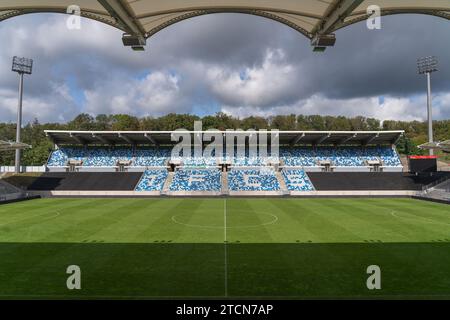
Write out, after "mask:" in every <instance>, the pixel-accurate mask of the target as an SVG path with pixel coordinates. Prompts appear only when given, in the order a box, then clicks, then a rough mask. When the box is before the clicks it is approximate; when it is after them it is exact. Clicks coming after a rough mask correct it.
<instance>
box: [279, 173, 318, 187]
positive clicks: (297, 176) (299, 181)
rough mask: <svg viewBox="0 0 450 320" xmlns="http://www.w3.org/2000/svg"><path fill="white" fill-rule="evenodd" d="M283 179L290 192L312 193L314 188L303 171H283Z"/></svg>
mask: <svg viewBox="0 0 450 320" xmlns="http://www.w3.org/2000/svg"><path fill="white" fill-rule="evenodd" d="M283 178H284V181H285V182H286V187H287V188H288V190H290V191H313V190H314V186H313V184H312V183H311V181H310V180H309V177H308V175H307V174H306V172H305V171H303V170H296V169H284V170H283Z"/></svg>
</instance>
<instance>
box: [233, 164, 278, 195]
mask: <svg viewBox="0 0 450 320" xmlns="http://www.w3.org/2000/svg"><path fill="white" fill-rule="evenodd" d="M228 187H229V189H230V191H278V190H280V184H279V183H278V179H277V177H276V175H275V171H274V170H273V169H271V168H266V169H252V170H240V169H232V170H231V171H229V172H228Z"/></svg>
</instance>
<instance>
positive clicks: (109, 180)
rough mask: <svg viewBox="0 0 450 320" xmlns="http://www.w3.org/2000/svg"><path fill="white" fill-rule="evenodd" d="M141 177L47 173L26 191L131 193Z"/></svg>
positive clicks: (123, 174) (101, 173)
mask: <svg viewBox="0 0 450 320" xmlns="http://www.w3.org/2000/svg"><path fill="white" fill-rule="evenodd" d="M141 176H142V173H141V172H73V173H72V172H70V173H65V172H63V173H59V172H47V173H44V174H43V175H42V176H40V177H39V178H37V179H36V180H35V181H34V182H33V183H32V184H31V185H30V186H29V187H28V190H36V191H50V190H59V191H133V190H134V187H135V186H136V184H137V183H138V182H139V179H140V178H141Z"/></svg>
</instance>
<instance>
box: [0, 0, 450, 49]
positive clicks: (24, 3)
mask: <svg viewBox="0 0 450 320" xmlns="http://www.w3.org/2000/svg"><path fill="white" fill-rule="evenodd" d="M36 2H37V1H32V0H2V1H1V3H0V22H1V21H4V20H6V19H9V18H12V17H16V16H19V15H23V14H28V13H36V12H55V13H67V8H68V7H69V6H71V5H74V4H76V5H78V6H79V7H80V9H81V16H83V17H85V18H89V19H93V20H97V21H100V22H103V23H106V24H108V25H111V26H113V27H116V28H118V29H120V30H122V31H123V32H124V33H126V34H128V35H129V37H128V38H127V39H125V38H124V39H123V40H124V44H125V45H130V46H138V47H139V46H141V47H142V46H143V45H145V40H146V39H147V38H149V37H151V36H152V35H154V34H155V33H157V32H159V31H160V30H162V29H164V28H166V27H168V26H170V25H172V24H175V23H177V22H180V21H182V20H186V19H189V18H192V17H197V16H201V15H206V14H213V13H225V12H235V13H246V14H252V15H257V16H261V17H265V18H268V19H272V20H275V21H278V22H280V23H283V24H285V25H288V26H290V27H291V28H293V29H295V30H297V31H299V32H300V33H302V34H303V35H305V36H306V37H308V38H309V39H311V40H312V44H313V45H324V46H330V45H333V44H334V37H333V33H334V32H335V31H337V30H339V29H341V28H344V27H346V26H348V25H351V24H354V23H356V22H359V21H363V20H365V19H367V18H368V14H367V8H368V7H369V6H370V5H377V6H379V7H380V9H381V15H393V14H401V13H416V14H428V15H433V16H437V17H441V18H444V19H447V20H450V1H449V0H426V1H425V0H422V1H419V0H376V1H372V0H214V1H211V0H98V1H95V0H76V1H74V0H40V1H39V3H38V4H37V3H36ZM327 36H330V38H331V40H330V41H325V42H322V43H321V41H319V42H318V40H320V39H321V38H322V37H324V38H325V39H326V38H327ZM127 40H128V41H127Z"/></svg>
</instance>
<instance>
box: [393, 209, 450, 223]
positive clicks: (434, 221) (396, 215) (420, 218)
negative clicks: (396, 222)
mask: <svg viewBox="0 0 450 320" xmlns="http://www.w3.org/2000/svg"><path fill="white" fill-rule="evenodd" d="M391 216H393V217H395V218H399V219H405V220H416V221H420V220H422V221H423V222H424V223H432V224H443V225H447V226H450V223H445V222H439V221H436V220H433V219H429V218H424V217H417V216H414V217H400V216H399V215H398V214H397V212H396V211H395V210H393V211H391Z"/></svg>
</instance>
